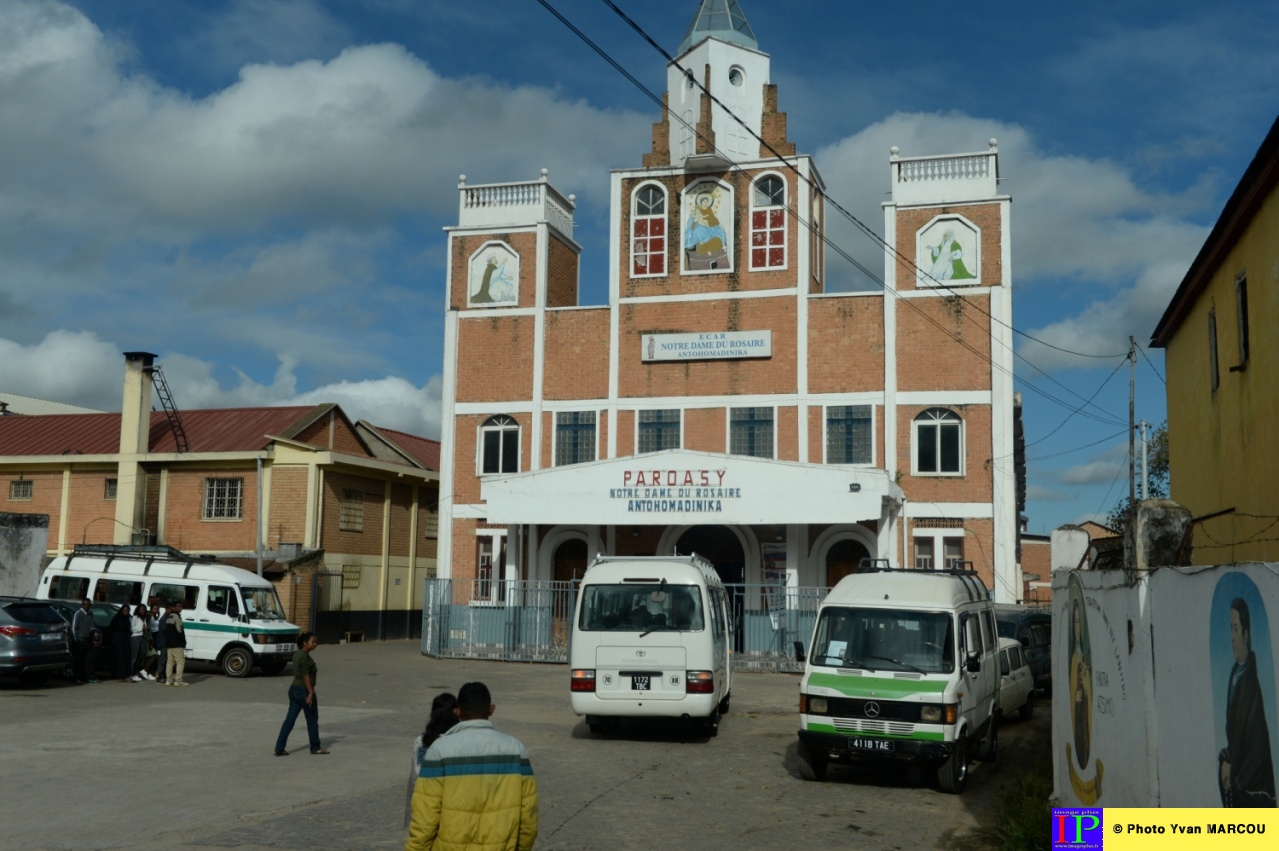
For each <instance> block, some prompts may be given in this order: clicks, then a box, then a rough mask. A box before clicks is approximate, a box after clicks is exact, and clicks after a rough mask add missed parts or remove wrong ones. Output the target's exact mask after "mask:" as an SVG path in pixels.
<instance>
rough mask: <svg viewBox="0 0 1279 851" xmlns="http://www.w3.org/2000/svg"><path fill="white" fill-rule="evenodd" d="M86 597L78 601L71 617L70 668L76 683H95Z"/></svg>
mask: <svg viewBox="0 0 1279 851" xmlns="http://www.w3.org/2000/svg"><path fill="white" fill-rule="evenodd" d="M91 605H92V603H91V602H90V601H89V598H88V597H85V598H84V599H83V600H81V601H80V608H79V610H78V611H76V613H75V615H73V616H72V618H71V670H72V671H73V672H74V673H75V681H76V682H77V683H85V682H89V683H96V682H97V681H98V677H97V673H96V672H95V671H94V663H93V611H92V610H91V609H90V608H89V607H90V606H91Z"/></svg>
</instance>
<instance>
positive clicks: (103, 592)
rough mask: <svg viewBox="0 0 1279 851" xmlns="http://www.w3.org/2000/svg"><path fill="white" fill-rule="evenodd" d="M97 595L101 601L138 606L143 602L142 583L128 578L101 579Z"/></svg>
mask: <svg viewBox="0 0 1279 851" xmlns="http://www.w3.org/2000/svg"><path fill="white" fill-rule="evenodd" d="M95 595H96V599H97V601H98V602H99V603H115V604H116V605H117V606H118V605H120V604H122V603H128V604H129V605H131V606H136V605H137V604H138V603H141V602H142V583H141V582H133V581H132V580H128V579H99V580H98V587H97V589H96V591H95Z"/></svg>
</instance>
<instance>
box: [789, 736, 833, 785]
mask: <svg viewBox="0 0 1279 851" xmlns="http://www.w3.org/2000/svg"><path fill="white" fill-rule="evenodd" d="M795 752H796V753H797V754H798V755H799V776H800V777H803V778H804V779H805V780H809V781H812V782H814V783H821V782H822V781H823V780H825V779H826V768H827V766H828V765H829V764H830V760H829V759H828V758H827V756H826V754H824V753H819V752H818V751H815V750H813V749H812V748H810V747H809V746H808V743H807V742H805V741H804V740H803V739H800V740H799V747H797V748H796V749H795Z"/></svg>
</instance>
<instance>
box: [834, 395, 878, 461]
mask: <svg viewBox="0 0 1279 851" xmlns="http://www.w3.org/2000/svg"><path fill="white" fill-rule="evenodd" d="M871 434H872V429H871V406H870V405H832V406H830V407H829V408H827V409H826V463H827V464H870V463H872V462H873V460H874V451H873V448H872V444H871Z"/></svg>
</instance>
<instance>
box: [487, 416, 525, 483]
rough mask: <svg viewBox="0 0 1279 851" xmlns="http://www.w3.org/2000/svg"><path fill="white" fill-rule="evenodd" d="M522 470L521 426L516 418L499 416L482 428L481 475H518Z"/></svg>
mask: <svg viewBox="0 0 1279 851" xmlns="http://www.w3.org/2000/svg"><path fill="white" fill-rule="evenodd" d="M519 470H520V424H519V423H517V422H516V421H515V418H514V417H509V416H507V415H506V414H499V415H498V416H496V417H489V418H488V419H487V420H485V421H484V425H482V426H480V473H481V474H488V473H518V472H519Z"/></svg>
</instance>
